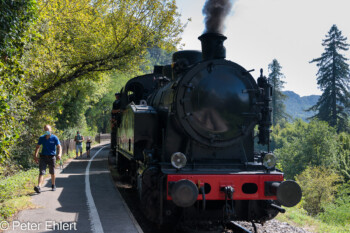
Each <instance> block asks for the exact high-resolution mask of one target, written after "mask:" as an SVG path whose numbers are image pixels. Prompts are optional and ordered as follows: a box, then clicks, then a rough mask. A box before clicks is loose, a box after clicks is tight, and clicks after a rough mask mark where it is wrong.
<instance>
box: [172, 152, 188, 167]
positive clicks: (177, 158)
mask: <svg viewBox="0 0 350 233" xmlns="http://www.w3.org/2000/svg"><path fill="white" fill-rule="evenodd" d="M186 163H187V158H186V155H184V154H183V153H181V152H175V153H174V154H172V156H171V165H173V167H175V168H177V169H181V168H183V167H184V166H186Z"/></svg>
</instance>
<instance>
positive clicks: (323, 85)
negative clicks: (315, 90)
mask: <svg viewBox="0 0 350 233" xmlns="http://www.w3.org/2000/svg"><path fill="white" fill-rule="evenodd" d="M346 40H347V38H346V37H344V36H343V35H342V33H341V31H340V30H339V29H338V28H337V26H336V25H333V26H332V28H331V29H330V30H329V32H328V35H326V39H324V40H323V43H322V45H323V46H324V47H325V51H324V52H323V53H322V55H321V57H319V58H316V59H313V60H312V61H311V62H310V63H313V62H316V64H317V67H318V72H317V84H318V86H319V88H320V89H321V90H322V91H323V93H322V95H321V97H320V98H319V100H318V102H317V103H316V105H314V106H312V107H311V108H310V109H309V110H312V111H318V113H317V114H316V115H315V116H313V118H318V119H320V120H322V121H327V122H328V123H329V124H330V125H331V126H333V127H334V126H336V127H337V129H338V131H344V130H346V128H347V125H348V113H347V112H346V108H347V107H348V106H349V98H350V93H349V73H350V70H349V65H348V64H347V63H346V61H347V60H348V59H347V58H345V57H344V56H343V55H342V54H341V52H342V51H347V50H348V49H349V44H347V43H346Z"/></svg>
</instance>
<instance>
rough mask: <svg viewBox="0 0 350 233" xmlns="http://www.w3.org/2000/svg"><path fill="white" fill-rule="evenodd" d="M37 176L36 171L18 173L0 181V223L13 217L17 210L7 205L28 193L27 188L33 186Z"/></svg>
mask: <svg viewBox="0 0 350 233" xmlns="http://www.w3.org/2000/svg"><path fill="white" fill-rule="evenodd" d="M37 176H38V170H37V169H31V170H28V171H19V172H18V173H17V174H15V175H13V176H10V177H8V178H3V179H0V221H1V220H5V219H7V218H8V217H10V216H11V215H13V214H14V213H15V212H16V211H17V209H16V207H15V206H9V205H7V202H8V201H9V200H11V199H14V198H17V197H21V196H23V195H26V194H27V193H28V189H27V187H30V189H32V187H33V186H34V184H35V182H36V179H37Z"/></svg>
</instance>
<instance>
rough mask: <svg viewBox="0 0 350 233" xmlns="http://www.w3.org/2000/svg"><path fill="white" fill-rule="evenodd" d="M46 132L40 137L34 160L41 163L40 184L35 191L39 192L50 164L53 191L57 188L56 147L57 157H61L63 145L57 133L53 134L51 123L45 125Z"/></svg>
mask: <svg viewBox="0 0 350 233" xmlns="http://www.w3.org/2000/svg"><path fill="white" fill-rule="evenodd" d="M44 130H45V134H44V135H42V136H40V137H39V141H38V144H37V145H36V148H35V153H34V160H35V162H36V163H39V177H38V185H37V186H35V187H34V191H35V192H37V193H40V192H41V188H40V187H41V185H42V183H43V180H44V175H45V173H46V167H47V166H49V173H50V174H51V188H52V191H55V190H56V183H55V179H56V176H55V164H56V149H57V159H58V160H60V159H61V154H62V147H61V143H60V140H59V139H58V137H57V136H56V135H53V134H52V129H51V126H50V125H45V126H44ZM41 145H42V150H41V154H40V159H39V157H38V154H39V149H40V146H41Z"/></svg>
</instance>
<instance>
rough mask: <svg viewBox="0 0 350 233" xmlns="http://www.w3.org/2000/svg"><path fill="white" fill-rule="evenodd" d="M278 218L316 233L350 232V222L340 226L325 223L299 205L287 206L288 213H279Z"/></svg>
mask: <svg viewBox="0 0 350 233" xmlns="http://www.w3.org/2000/svg"><path fill="white" fill-rule="evenodd" d="M276 219H277V220H279V221H282V222H288V223H289V224H291V225H293V226H297V227H303V228H304V229H305V230H307V231H310V232H315V233H326V232H329V233H350V224H348V225H346V226H339V225H331V224H328V223H324V222H322V221H321V220H319V219H317V218H316V217H312V216H310V215H308V214H307V213H306V211H305V210H303V209H301V208H298V207H292V208H286V213H285V214H279V215H278V216H277V217H276Z"/></svg>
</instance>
